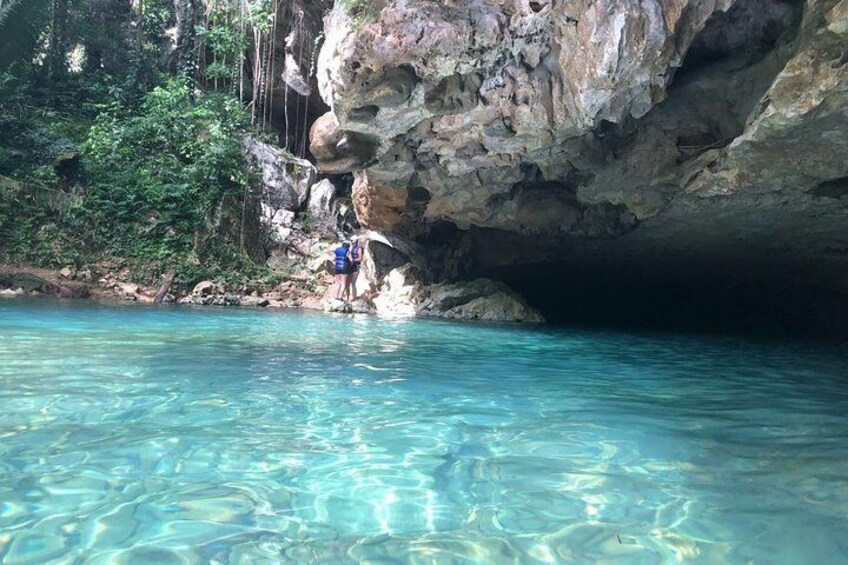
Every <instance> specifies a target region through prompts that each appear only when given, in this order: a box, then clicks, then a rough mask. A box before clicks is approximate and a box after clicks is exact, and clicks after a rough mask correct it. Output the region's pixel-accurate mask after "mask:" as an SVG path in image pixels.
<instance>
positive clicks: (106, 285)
mask: <svg viewBox="0 0 848 565" xmlns="http://www.w3.org/2000/svg"><path fill="white" fill-rule="evenodd" d="M127 275H128V270H126V269H117V270H104V269H103V267H98V266H87V267H84V268H80V269H76V268H74V267H70V266H68V267H64V268H61V269H46V268H39V267H33V266H28V265H0V296H4V297H14V296H29V297H44V298H75V299H94V300H101V301H113V302H126V301H130V302H140V303H149V304H153V303H155V302H157V295H159V294H161V300H159V302H161V303H174V302H180V303H183V304H196V305H203V306H250V307H268V308H307V309H313V310H323V309H324V306H323V305H324V301H325V300H324V299H325V296H326V294H327V292H328V290H329V289H330V287H331V285H332V277H330V275H329V274H327V272H326V271H321V272H318V273H315V275H314V276H312V277H307V276H304V275H301V276H293V277H291V278H290V279H289V280H286V281H283V282H281V283H279V284H276V285H274V286H273V287H271V288H270V289H269V290H267V291H260V290H251V291H250V292H243V291H242V292H240V291H239V290H238V289H231V288H227V287H226V286H225V285H224V283H220V282H213V281H201V282H199V283H197V284H196V285H194V288H193V289H192V291H191V292H187V293H181V292H178V291H175V290H173V289H172V288H170V284H168V282H167V280H163V281H162V282H161V283H160V284H156V285H145V284H140V283H137V282H134V281H132V280H130V279H129V277H128V276H127ZM163 279H167V275H166V276H165V277H163Z"/></svg>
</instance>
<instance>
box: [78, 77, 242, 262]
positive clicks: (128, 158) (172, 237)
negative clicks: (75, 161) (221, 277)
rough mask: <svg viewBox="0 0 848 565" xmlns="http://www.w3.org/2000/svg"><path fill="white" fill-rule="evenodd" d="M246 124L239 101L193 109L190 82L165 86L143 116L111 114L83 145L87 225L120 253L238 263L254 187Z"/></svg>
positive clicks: (115, 110) (207, 102)
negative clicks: (246, 203)
mask: <svg viewBox="0 0 848 565" xmlns="http://www.w3.org/2000/svg"><path fill="white" fill-rule="evenodd" d="M246 124H247V116H246V114H245V112H244V110H243V109H242V107H241V104H239V102H238V101H237V100H235V99H233V98H231V97H227V96H222V95H214V94H213V95H210V96H206V97H203V98H201V99H200V100H199V101H197V102H192V100H191V98H190V96H189V91H188V89H187V87H186V86H185V85H184V84H183V83H181V82H180V81H172V82H170V83H168V85H167V86H165V87H159V88H156V89H155V90H154V91H153V92H151V93H150V94H149V95H148V96H147V97H146V98H145V99H144V102H143V104H142V108H141V111H140V112H138V113H132V112H127V111H126V110H125V109H123V108H121V107H119V106H116V105H113V106H112V107H110V108H107V109H105V111H104V112H103V113H102V114H101V115H100V116H99V117H98V119H97V121H96V122H95V124H94V126H93V127H92V128H91V132H90V134H89V137H88V140H87V141H86V143H85V145H84V148H83V150H84V157H85V162H86V167H87V171H88V174H89V176H90V178H91V185H90V187H89V191H88V195H87V200H88V205H89V210H88V212H89V213H88V215H87V217H86V218H85V220H86V221H85V224H86V225H89V226H96V227H97V232H99V233H98V234H97V235H99V237H100V238H101V241H102V242H103V243H104V244H106V245H107V248H108V250H109V252H110V253H111V254H115V255H119V256H126V257H139V258H145V259H153V260H156V261H162V262H168V261H174V262H177V263H187V262H188V263H191V262H195V263H198V264H199V263H206V262H209V263H211V264H216V265H230V264H233V263H236V262H238V261H239V259H240V250H239V249H238V246H237V245H234V244H233V239H237V236H238V235H239V232H240V229H241V226H240V224H239V222H240V217H239V214H238V212H239V211H240V210H241V206H240V205H241V204H242V200H243V198H244V196H245V194H246V193H247V192H248V190H249V180H250V179H249V178H248V172H247V171H248V169H247V166H246V163H245V161H244V157H243V154H242V148H241V144H240V143H239V138H240V132H241V130H242V129H243V128H244V127H246ZM80 227H81V228H84V226H82V225H81V226H80ZM89 234H91V231H90V230H88V232H87V234H84V233H79V235H80V236H81V237H84V236H86V235H89Z"/></svg>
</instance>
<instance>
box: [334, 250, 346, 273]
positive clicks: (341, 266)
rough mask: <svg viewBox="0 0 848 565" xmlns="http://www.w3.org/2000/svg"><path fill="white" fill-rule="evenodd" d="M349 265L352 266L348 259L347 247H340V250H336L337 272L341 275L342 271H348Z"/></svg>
mask: <svg viewBox="0 0 848 565" xmlns="http://www.w3.org/2000/svg"><path fill="white" fill-rule="evenodd" d="M349 265H350V262H349V261H348V258H347V248H346V247H339V248H338V249H336V263H335V268H336V272H339V273H340V272H342V271H346V270H348V266H349Z"/></svg>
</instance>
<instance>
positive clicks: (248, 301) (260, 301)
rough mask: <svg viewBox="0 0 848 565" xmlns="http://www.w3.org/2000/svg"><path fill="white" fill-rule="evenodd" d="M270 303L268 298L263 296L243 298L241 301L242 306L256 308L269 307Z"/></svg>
mask: <svg viewBox="0 0 848 565" xmlns="http://www.w3.org/2000/svg"><path fill="white" fill-rule="evenodd" d="M269 302H270V301H269V300H268V299H267V298H263V297H261V296H242V297H241V298H240V300H239V303H240V304H241V305H242V306H252V307H255V308H264V307H265V306H268V304H269Z"/></svg>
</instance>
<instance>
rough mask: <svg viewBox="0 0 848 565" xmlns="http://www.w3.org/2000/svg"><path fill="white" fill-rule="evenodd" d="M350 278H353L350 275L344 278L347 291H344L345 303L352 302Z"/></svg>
mask: <svg viewBox="0 0 848 565" xmlns="http://www.w3.org/2000/svg"><path fill="white" fill-rule="evenodd" d="M350 277H351V275H350V274H347V275H345V277H344V285H345V289H344V299H343V300H345V301H348V300H350Z"/></svg>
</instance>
